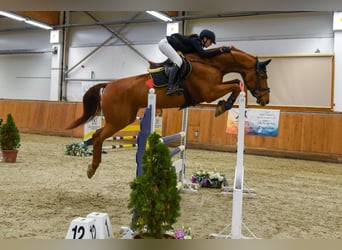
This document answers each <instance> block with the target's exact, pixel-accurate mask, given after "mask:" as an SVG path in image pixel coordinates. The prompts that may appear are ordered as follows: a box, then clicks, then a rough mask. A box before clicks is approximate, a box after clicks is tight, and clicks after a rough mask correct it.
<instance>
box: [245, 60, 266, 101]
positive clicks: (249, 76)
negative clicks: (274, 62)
mask: <svg viewBox="0 0 342 250" xmlns="http://www.w3.org/2000/svg"><path fill="white" fill-rule="evenodd" d="M270 62H271V59H269V60H267V61H264V62H260V61H259V60H258V59H256V63H255V68H254V70H252V71H249V72H247V73H246V75H245V79H244V80H245V84H246V86H247V88H248V90H249V91H250V92H251V93H252V95H253V96H254V97H255V98H256V99H257V103H258V104H260V105H262V106H265V105H267V104H268V103H269V100H270V88H269V87H268V84H267V70H266V66H267V65H268V64H269V63H270Z"/></svg>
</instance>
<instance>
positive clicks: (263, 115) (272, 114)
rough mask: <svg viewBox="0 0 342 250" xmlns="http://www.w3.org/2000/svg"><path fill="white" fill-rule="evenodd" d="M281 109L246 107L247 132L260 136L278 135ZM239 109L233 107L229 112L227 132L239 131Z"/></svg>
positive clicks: (235, 132)
mask: <svg viewBox="0 0 342 250" xmlns="http://www.w3.org/2000/svg"><path fill="white" fill-rule="evenodd" d="M279 114H280V110H273V109H272V110H268V109H246V111H245V121H246V122H245V134H246V135H260V136H274V137H276V136H278V126H279ZM238 119H239V109H238V108H232V109H231V110H229V112H228V119H227V128H226V133H228V134H237V133H238Z"/></svg>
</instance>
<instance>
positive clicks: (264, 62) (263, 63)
mask: <svg viewBox="0 0 342 250" xmlns="http://www.w3.org/2000/svg"><path fill="white" fill-rule="evenodd" d="M271 61H272V59H268V60H267V61H263V62H261V65H262V66H264V67H266V65H268V64H269V63H270V62H271Z"/></svg>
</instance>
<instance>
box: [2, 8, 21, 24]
mask: <svg viewBox="0 0 342 250" xmlns="http://www.w3.org/2000/svg"><path fill="white" fill-rule="evenodd" d="M0 15H2V16H5V17H8V18H11V19H15V20H17V21H21V22H22V21H25V20H26V19H25V18H23V17H22V16H19V15H16V14H12V13H10V12H5V11H1V10H0Z"/></svg>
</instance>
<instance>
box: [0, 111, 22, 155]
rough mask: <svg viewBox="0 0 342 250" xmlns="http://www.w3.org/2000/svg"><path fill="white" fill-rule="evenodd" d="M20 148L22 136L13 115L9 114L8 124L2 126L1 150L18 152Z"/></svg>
mask: <svg viewBox="0 0 342 250" xmlns="http://www.w3.org/2000/svg"><path fill="white" fill-rule="evenodd" d="M19 147H20V134H19V130H18V128H17V126H16V124H15V122H14V119H13V116H12V114H11V113H9V114H7V120H6V123H4V124H2V125H1V126H0V148H1V149H2V150H16V149H17V148H19Z"/></svg>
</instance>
